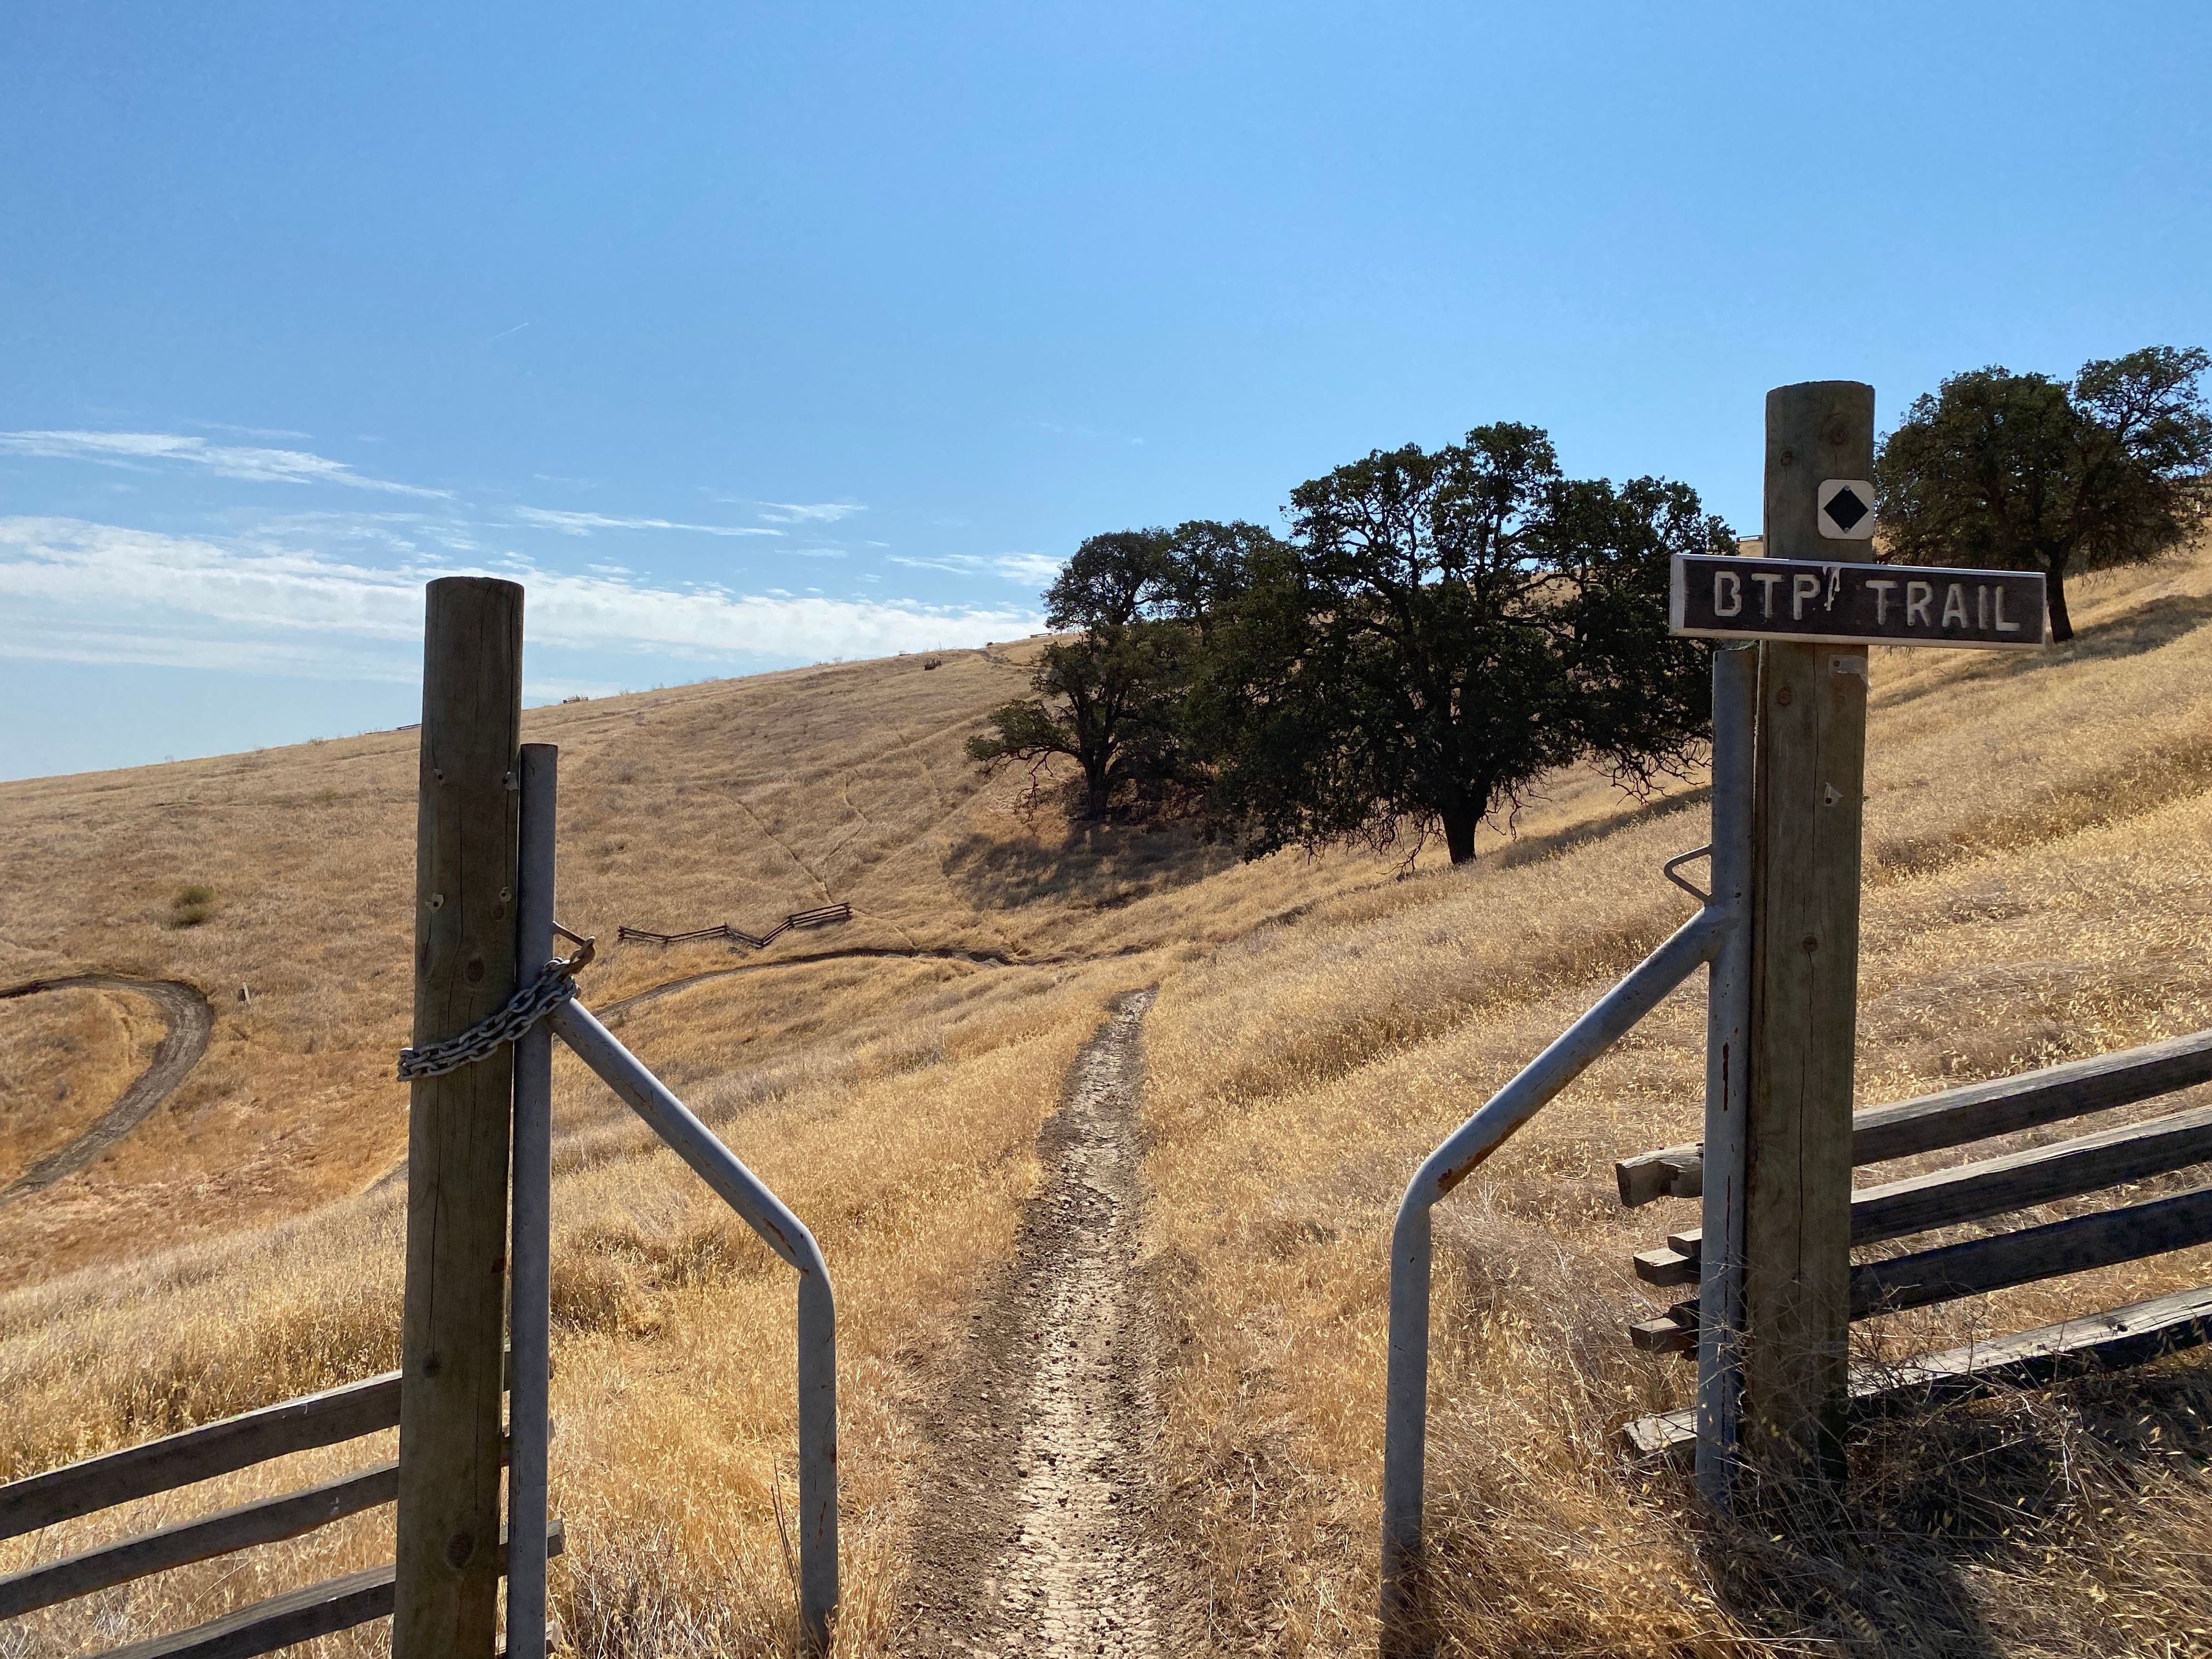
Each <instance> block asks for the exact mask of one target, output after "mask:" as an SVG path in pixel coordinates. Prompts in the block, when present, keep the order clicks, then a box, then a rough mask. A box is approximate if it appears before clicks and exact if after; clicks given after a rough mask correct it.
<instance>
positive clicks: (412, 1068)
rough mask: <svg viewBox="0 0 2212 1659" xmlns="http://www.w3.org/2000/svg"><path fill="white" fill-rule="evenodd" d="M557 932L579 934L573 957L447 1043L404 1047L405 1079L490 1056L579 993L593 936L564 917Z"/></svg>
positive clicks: (558, 960) (557, 962) (439, 1073)
mask: <svg viewBox="0 0 2212 1659" xmlns="http://www.w3.org/2000/svg"><path fill="white" fill-rule="evenodd" d="M553 931H554V932H555V933H559V934H560V935H561V936H562V938H563V939H576V942H577V943H578V944H579V945H580V946H581V947H582V948H581V949H580V950H579V951H577V952H576V954H575V955H574V956H573V957H554V959H553V960H552V961H550V962H549V963H546V964H545V965H544V967H543V968H540V969H538V976H537V977H536V978H535V979H533V980H532V981H530V983H529V984H527V985H526V986H524V987H522V988H521V989H520V990H518V991H517V992H516V993H515V994H513V996H511V997H509V998H508V999H507V1006H505V1007H503V1008H501V1009H500V1010H499V1011H498V1012H496V1013H493V1014H489V1015H487V1016H486V1017H485V1018H483V1019H480V1020H478V1021H477V1023H476V1024H473V1025H471V1026H470V1027H469V1029H468V1030H465V1031H464V1032H462V1033H461V1034H460V1035H459V1036H451V1037H447V1039H446V1040H445V1041H444V1042H433V1043H429V1044H427V1045H425V1046H424V1047H422V1048H402V1049H401V1050H400V1051H399V1080H400V1081H401V1082H402V1083H414V1082H417V1081H419V1080H420V1079H423V1078H426V1077H443V1076H445V1074H446V1073H448V1072H458V1071H459V1070H460V1069H461V1067H462V1066H473V1065H475V1064H476V1063H477V1061H478V1060H488V1059H489V1058H490V1057H491V1056H492V1055H494V1054H497V1053H498V1052H499V1051H500V1049H501V1048H503V1047H505V1046H506V1045H507V1043H510V1042H513V1041H514V1040H515V1039H516V1038H517V1037H519V1036H521V1035H522V1034H523V1033H524V1032H525V1031H527V1030H529V1029H530V1028H531V1027H532V1026H533V1025H535V1024H538V1021H539V1020H541V1019H543V1018H545V1016H546V1015H548V1014H550V1013H551V1012H553V1011H554V1010H555V1009H556V1008H557V1007H559V1006H561V1005H562V1003H564V1002H566V1001H568V999H569V998H570V997H573V996H574V995H575V994H576V975H578V974H579V973H580V972H581V971H582V970H583V969H584V968H585V967H586V965H587V964H588V963H590V962H591V960H592V941H591V940H590V939H579V938H578V937H577V935H575V934H574V933H570V932H569V931H568V929H567V928H565V927H562V926H561V925H560V924H559V923H558V922H556V923H555V924H554V925H553Z"/></svg>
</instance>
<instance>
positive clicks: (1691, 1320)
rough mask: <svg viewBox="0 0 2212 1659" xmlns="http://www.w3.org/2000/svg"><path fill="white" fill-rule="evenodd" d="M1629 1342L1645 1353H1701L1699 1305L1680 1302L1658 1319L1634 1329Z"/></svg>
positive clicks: (1636, 1325) (1629, 1332)
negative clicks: (1699, 1349)
mask: <svg viewBox="0 0 2212 1659" xmlns="http://www.w3.org/2000/svg"><path fill="white" fill-rule="evenodd" d="M1628 1340H1630V1341H1631V1342H1632V1343H1634V1344H1635V1345H1636V1346H1637V1347H1638V1348H1639V1349H1641V1350H1642V1351H1643V1352H1645V1353H1695V1352H1697V1351H1698V1304H1696V1303H1694V1302H1678V1303H1676V1304H1674V1306H1673V1307H1671V1308H1669V1309H1668V1310H1667V1311H1666V1312H1665V1313H1663V1314H1661V1315H1660V1316H1658V1317H1657V1318H1656V1319H1646V1320H1644V1321H1643V1322H1640V1323H1638V1324H1634V1325H1631V1326H1630V1327H1629V1328H1628Z"/></svg>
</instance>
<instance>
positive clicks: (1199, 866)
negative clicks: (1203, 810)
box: [945, 823, 1237, 910]
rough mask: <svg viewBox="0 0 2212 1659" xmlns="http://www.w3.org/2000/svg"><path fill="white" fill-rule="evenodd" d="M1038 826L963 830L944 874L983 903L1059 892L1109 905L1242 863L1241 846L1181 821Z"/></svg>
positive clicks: (1014, 903) (1005, 905)
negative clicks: (1020, 832)
mask: <svg viewBox="0 0 2212 1659" xmlns="http://www.w3.org/2000/svg"><path fill="white" fill-rule="evenodd" d="M1039 830H1040V833H1039V834H1037V835H1036V836H1012V837H1010V838H1007V839H1003V840H1001V839H995V838H994V837H992V836H981V835H969V836H963V838H962V839H961V840H959V841H958V842H955V843H954V845H953V847H952V848H951V851H950V852H948V853H947V854H945V878H946V879H947V880H949V881H950V882H951V884H953V886H954V887H955V888H957V890H959V891H960V892H961V893H962V894H963V896H966V897H967V899H968V900H969V902H971V903H973V904H975V906H976V907H977V908H981V909H997V910H1012V909H1015V908H1018V907H1020V906H1022V905H1024V904H1033V903H1036V902H1038V901H1039V900H1042V899H1056V900H1058V901H1059V902H1061V903H1063V904H1067V905H1071V906H1074V907H1076V908H1084V907H1086V906H1087V907H1089V908H1094V909H1100V910H1110V909H1115V908H1119V907H1120V906H1121V905H1124V904H1128V903H1132V902H1134V901H1136V900H1138V899H1140V898H1147V897H1150V896H1152V895H1153V894H1155V893H1160V892H1165V891H1168V890H1172V889H1175V888H1178V887H1188V886H1190V885H1192V884H1194V883H1197V882H1200V881H1203V880H1205V879H1206V878H1207V877H1208V876H1212V875H1216V874H1218V873H1219V872H1222V871H1224V870H1226V869H1229V868H1231V867H1232V866H1234V865H1235V864H1236V863H1237V850H1236V848H1233V847H1231V846H1228V845H1226V844H1224V843H1219V842H1216V843H1213V844H1211V845H1209V844H1208V843H1207V842H1204V841H1201V840H1200V838H1199V836H1197V834H1196V833H1195V832H1194V831H1193V830H1192V829H1190V828H1188V826H1187V825H1183V824H1177V823H1149V824H1146V823H1139V824H1119V823H1070V824H1068V825H1066V828H1065V830H1064V832H1063V833H1060V834H1054V833H1052V831H1051V830H1050V829H1047V828H1046V827H1045V826H1044V825H1043V824H1042V823H1040V825H1039Z"/></svg>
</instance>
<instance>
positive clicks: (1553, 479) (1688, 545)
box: [1188, 424, 1735, 863]
mask: <svg viewBox="0 0 2212 1659" xmlns="http://www.w3.org/2000/svg"><path fill="white" fill-rule="evenodd" d="M1290 518H1291V536H1290V538H1289V539H1288V540H1287V541H1279V542H1274V543H1273V544H1272V545H1270V546H1267V547H1265V548H1262V549H1259V550H1255V556H1254V557H1253V558H1252V559H1251V560H1250V561H1249V563H1248V564H1247V567H1246V568H1245V570H1244V572H1243V578H1242V582H1241V592H1239V594H1238V597H1237V599H1235V601H1234V602H1233V604H1232V605H1231V606H1229V607H1228V609H1227V613H1226V615H1225V617H1223V618H1222V619H1221V620H1220V621H1218V623H1217V624H1216V626H1215V629H1214V633H1213V638H1212V641H1211V642H1210V644H1209V647H1208V649H1207V650H1206V652H1205V653H1203V654H1202V655H1201V657H1200V660H1199V662H1198V665H1197V673H1196V681H1195V684H1194V689H1193V693H1192V696H1191V699H1190V709H1189V714H1188V720H1189V723H1190V726H1191V728H1192V732H1193V737H1194V746H1195V748H1196V749H1197V750H1198V752H1199V753H1200V754H1201V755H1203V756H1204V757H1206V760H1207V762H1208V763H1209V764H1210V766H1211V769H1212V790H1211V794H1210V799H1209V805H1210V806H1211V809H1212V815H1213V817H1214V819H1215V822H1216V823H1217V824H1218V825H1223V826H1226V825H1232V824H1233V825H1234V826H1236V828H1237V833H1239V834H1240V835H1241V836H1242V837H1243V844H1244V850H1245V852H1246V854H1247V855H1248V856H1252V857H1257V856H1261V855H1262V854H1267V853H1269V852H1273V851H1274V850H1275V849H1277V848H1282V847H1286V846H1293V845H1296V846H1303V847H1305V848H1310V849H1311V848H1320V847H1323V846H1328V845H1331V844H1340V843H1358V844H1364V845H1366V846H1370V847H1372V848H1377V849H1382V848H1389V847H1390V846H1391V845H1392V844H1393V843H1394V842H1395V841H1396V840H1397V839H1398V837H1399V836H1401V833H1403V832H1404V830H1405V829H1407V828H1409V827H1410V829H1412V830H1413V833H1414V834H1415V835H1416V836H1427V835H1430V834H1436V833H1440V834H1441V835H1442V836H1443V840H1444V843H1445V846H1446V848H1448V849H1449V853H1450V855H1451V858H1452V861H1453V862H1454V863H1464V862H1466V861H1467V860H1470V859H1472V858H1473V857H1474V835H1475V828H1476V826H1477V825H1478V824H1479V823H1480V822H1481V821H1482V820H1483V818H1484V817H1486V816H1488V815H1490V814H1492V813H1493V812H1496V811H1498V810H1500V809H1501V808H1504V807H1509V806H1510V805H1513V804H1515V803H1516V802H1518V801H1519V800H1520V799H1522V796H1523V794H1524V793H1525V792H1526V790H1527V789H1528V787H1529V785H1530V784H1532V783H1533V782H1534V781H1535V780H1536V779H1537V778H1538V777H1539V776H1541V775H1542V774H1543V773H1545V772H1547V771H1549V770H1552V769H1554V768H1557V767H1559V766H1563V765H1565V764H1567V763H1571V762H1574V761H1577V760H1593V761H1595V762H1596V763H1599V764H1600V765H1601V766H1603V767H1604V768H1605V769H1607V771H1608V772H1609V773H1611V774H1612V775H1613V777H1614V778H1615V779H1616V780H1617V781H1620V782H1622V783H1624V784H1626V785H1627V786H1630V787H1639V788H1640V787H1648V786H1650V784H1651V783H1652V782H1653V781H1655V780H1656V778H1658V777H1659V776H1660V775H1664V774H1670V773H1672V774H1680V772H1682V771H1684V770H1685V769H1686V768H1687V767H1688V766H1689V765H1690V764H1691V763H1692V760H1693V759H1694V757H1695V756H1696V753H1697V751H1698V750H1699V746H1700V745H1701V744H1702V742H1703V739H1704V738H1705V733H1706V731H1707V729H1708V726H1709V725H1710V721H1711V685H1710V683H1709V671H1708V664H1709V663H1710V661H1711V655H1710V652H1709V650H1708V648H1707V647H1705V646H1703V645H1701V644H1699V643H1697V642H1695V641H1686V640H1676V639H1673V638H1670V637H1669V636H1668V632H1667V583H1668V561H1669V559H1670V557H1671V556H1673V555H1674V554H1675V553H1677V552H1685V553H1687V552H1695V553H1711V552H1728V553H1733V552H1734V551H1735V538H1734V536H1733V535H1732V534H1731V533H1730V532H1729V529H1728V527H1727V526H1725V525H1723V523H1722V522H1721V521H1720V520H1718V519H1717V518H1714V517H1712V516H1711V515H1709V514H1707V513H1704V512H1703V511H1701V510H1700V508H1699V501H1698V497H1697V494H1696V492H1695V491H1694V490H1692V489H1690V488H1689V487H1688V486H1687V485H1686V484H1680V483H1666V482H1663V481H1662V480H1659V479H1656V478H1638V479H1635V480H1632V481H1631V482H1630V483H1626V484H1624V485H1621V486H1620V487H1619V488H1615V487H1614V486H1613V485H1612V484H1611V483H1606V482H1604V481H1602V480H1571V479H1568V478H1566V477H1563V476H1562V474H1561V473H1560V471H1559V462H1558V458H1557V456H1556V454H1555V453H1554V452H1553V447H1552V444H1551V441H1550V440H1549V439H1548V438H1547V436H1546V435H1544V434H1543V433H1542V432H1541V431H1540V430H1538V429H1537V428H1534V427H1529V426H1520V425H1512V424H1499V425H1492V426H1485V427H1480V428H1476V429H1475V430H1474V431H1473V432H1470V433H1469V434H1468V435H1467V439H1466V441H1464V442H1463V443H1459V444H1455V445H1451V446H1448V447H1444V448H1441V449H1437V450H1435V451H1424V450H1422V449H1420V448H1419V447H1414V446H1408V447H1405V448H1402V449H1396V450H1377V451H1376V452H1374V453H1372V454H1370V455H1369V456H1368V457H1367V458H1366V459H1364V460H1359V461H1354V462H1352V463H1351V464H1350V465H1346V466H1340V467H1339V468H1337V469H1336V470H1335V471H1333V472H1330V473H1328V475H1327V476H1326V477H1320V478H1316V479H1315V480H1313V481H1312V482H1310V483H1306V484H1303V485H1301V486H1300V487H1299V488H1298V489H1297V490H1295V491H1293V492H1292V494H1291V507H1290Z"/></svg>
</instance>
